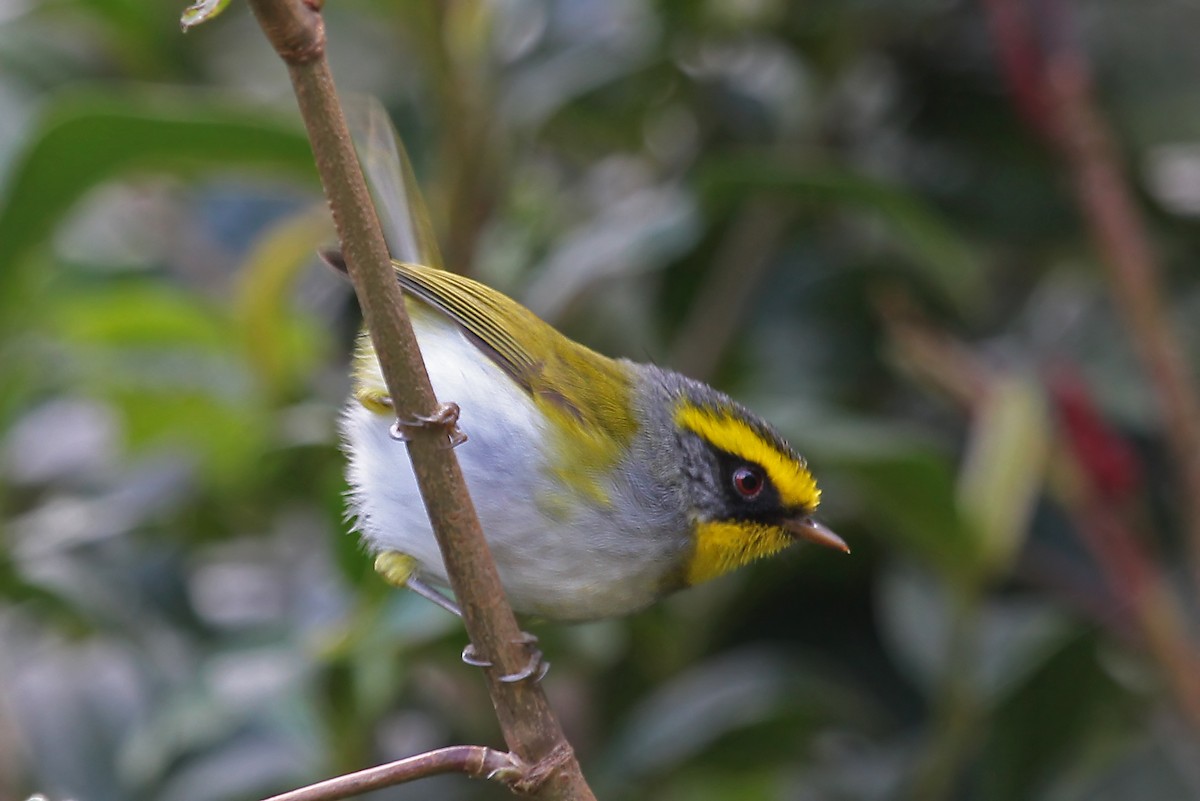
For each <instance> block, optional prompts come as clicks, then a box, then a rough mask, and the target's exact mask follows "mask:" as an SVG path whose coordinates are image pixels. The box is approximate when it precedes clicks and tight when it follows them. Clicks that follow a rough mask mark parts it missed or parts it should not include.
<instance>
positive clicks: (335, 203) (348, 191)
mask: <svg viewBox="0 0 1200 801" xmlns="http://www.w3.org/2000/svg"><path fill="white" fill-rule="evenodd" d="M249 2H250V7H251V8H252V9H253V11H254V14H255V16H256V17H257V18H258V21H259V24H260V25H261V26H262V28H263V31H264V33H265V34H266V35H267V38H268V39H269V40H270V42H271V44H272V46H274V48H275V50H276V51H277V52H278V53H279V56H280V57H281V58H282V59H283V60H284V62H285V63H286V64H287V68H288V73H289V75H290V77H291V80H292V86H293V88H294V90H295V93H296V100H297V103H298V105H299V107H300V113H301V116H302V117H303V118H304V124H305V126H306V127H307V129H308V135H309V139H310V141H311V142H312V148H313V155H314V157H315V159H316V164H317V170H318V172H319V174H320V176H321V182H322V184H323V185H324V187H325V194H326V197H327V198H328V200H329V206H330V209H331V210H332V212H333V220H334V224H335V225H336V226H337V231H338V237H339V238H340V240H341V242H342V248H343V254H344V255H345V259H346V264H347V266H348V268H349V272H350V278H351V280H352V281H353V283H354V288H355V291H356V293H357V294H358V299H359V303H360V305H361V306H362V310H363V316H364V318H365V320H366V323H367V326H368V328H369V329H370V332H371V339H372V343H373V344H374V346H375V353H376V355H377V356H378V358H379V363H380V366H381V367H382V371H383V376H384V379H385V381H386V382H387V387H388V392H389V394H390V395H391V398H392V403H393V406H394V408H395V410H396V415H397V418H398V419H399V420H400V421H402V422H403V421H409V420H415V419H418V418H419V417H422V416H433V415H434V414H435V413H436V411H437V408H438V403H437V399H436V398H435V397H434V394H433V388H432V387H431V386H430V383H429V376H428V374H427V373H426V371H425V365H424V363H423V362H422V360H421V354H420V351H419V349H418V348H417V344H416V339H415V338H414V336H413V332H412V326H411V325H410V323H409V320H408V315H407V313H406V312H405V308H404V299H403V295H402V293H401V291H400V287H399V284H398V283H397V282H396V280H395V275H394V273H393V272H392V267H391V261H390V259H389V256H388V251H387V246H386V244H385V243H384V239H383V234H382V232H381V231H380V228H379V222H378V219H377V218H376V216H375V210H374V207H373V206H372V204H371V200H370V195H369V194H368V192H367V188H366V185H365V182H364V180H363V176H362V171H361V169H360V167H359V164H358V159H357V157H356V156H355V153H354V148H353V145H352V144H351V140H350V135H349V132H348V131H347V128H346V122H345V118H344V116H343V114H342V109H341V105H340V103H339V102H338V98H337V93H336V90H335V89H334V85H333V77H332V75H331V74H330V71H329V65H328V62H327V61H326V59H325V33H324V25H323V22H322V19H321V16H320V13H319V11H320V9H319V5H318V4H317V3H316V2H315V0H307V1H305V0H249ZM446 441H447V438H446V433H445V431H444V430H442V431H439V430H438V429H436V428H427V429H417V428H414V429H413V434H412V436H411V437H410V439H409V442H408V451H409V454H410V456H411V457H412V461H413V469H414V472H415V473H416V477H417V484H418V486H419V487H420V490H421V497H422V498H423V499H424V501H425V507H426V510H427V511H428V513H429V518H430V520H431V521H432V524H433V530H434V533H435V534H436V536H437V540H438V545H439V546H440V547H441V550H442V555H443V558H444V560H445V563H446V569H447V572H448V573H449V576H450V583H451V586H452V587H453V589H454V592H455V595H456V596H457V597H458V601H459V604H460V606H461V608H462V611H463V620H464V623H465V624H466V628H467V632H468V634H469V635H470V637H471V642H472V643H474V644H475V648H476V652H477V653H478V654H479V655H480V656H481V657H482V658H483V659H486V660H488V661H490V662H492V663H493V665H494V667H491V668H488V669H485V675H486V676H487V680H488V689H489V691H490V693H491V697H492V703H493V705H494V706H495V709H496V715H497V717H498V719H499V722H500V727H501V729H502V731H503V732H504V738H505V740H506V742H507V743H508V747H509V748H510V749H512V751H513V752H515V753H516V754H517V755H518V756H519V757H521V759H522V760H524V761H525V762H526V763H528V764H529V765H531V766H532V768H531V770H530V773H529V775H528V776H527V779H526V781H525V783H524V784H523V785H522V786H521V787H520V788H519V789H521V790H522V791H523V792H526V793H529V794H532V795H533V796H535V797H537V798H545V799H592V798H593V796H592V792H591V790H590V789H589V788H588V786H587V783H586V782H585V781H584V778H583V774H582V772H581V771H580V768H579V763H578V761H577V760H576V759H575V756H574V753H573V751H572V750H571V747H570V744H569V743H567V741H566V738H565V736H564V735H563V732H562V728H561V727H560V726H559V723H558V719H557V718H556V717H555V715H554V712H553V710H552V709H551V708H550V705H549V703H548V702H547V701H546V696H545V694H544V693H543V691H542V689H541V686H540V685H538V684H537V683H535V682H530V681H521V682H515V683H504V682H501V681H499V677H500V676H503V675H505V674H512V673H517V672H519V671H520V670H522V669H523V668H524V667H525V665H526V663H527V662H528V659H529V654H528V652H527V650H526V648H525V646H523V645H521V644H520V629H519V628H518V627H517V622H516V619H515V618H514V617H513V613H512V609H511V607H510V606H509V605H508V602H507V600H506V599H505V596H504V591H503V588H502V587H501V585H500V579H499V576H498V575H497V573H496V568H495V565H494V563H493V562H492V558H491V554H490V553H489V551H488V548H487V543H486V541H485V540H484V538H483V533H482V531H481V530H480V527H479V520H478V518H477V517H476V515H475V509H474V506H473V505H472V504H471V499H470V496H469V495H468V494H467V489H466V484H465V482H464V481H463V476H462V472H461V470H460V469H459V465H458V460H457V459H456V458H455V455H454V452H453V451H452V450H451V449H449V448H447V447H446Z"/></svg>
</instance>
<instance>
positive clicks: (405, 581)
mask: <svg viewBox="0 0 1200 801" xmlns="http://www.w3.org/2000/svg"><path fill="white" fill-rule="evenodd" d="M375 572H376V573H378V574H379V575H380V576H381V577H382V578H383V580H384V581H386V582H387V583H388V584H391V585H392V586H393V587H403V588H407V589H409V590H412V591H413V592H415V593H416V594H417V595H420V596H421V597H422V598H424V599H426V600H428V601H432V602H433V603H435V604H437V605H438V606H440V607H441V608H442V609H445V610H446V611H447V612H449V613H451V614H453V615H456V616H458V617H459V618H461V617H462V616H463V615H462V609H460V608H459V606H458V604H456V603H454V601H452V600H450V599H449V598H447V597H446V595H445V594H444V593H442V592H441V591H439V590H437V589H435V588H434V587H431V586H429V585H428V584H426V583H425V582H424V581H423V580H421V578H420V577H419V576H418V575H417V560H416V559H413V558H412V557H411V556H409V555H408V554H406V553H401V552H400V551H384V552H382V553H381V554H379V555H378V556H376V557H375ZM537 641H538V638H537V637H536V636H534V635H532V634H530V633H529V632H527V631H522V632H521V635H520V638H519V639H518V640H517V643H518V644H519V645H525V646H528V647H529V648H530V655H529V662H528V663H526V665H525V667H523V668H521V669H520V670H518V671H517V672H516V673H506V674H505V675H503V676H501V677H500V681H502V682H505V683H506V684H511V683H513V682H518V681H524V680H525V679H529V678H532V679H533V680H534V681H541V680H542V677H543V676H545V675H546V672H547V671H548V670H550V663H549V662H547V661H546V660H545V659H544V658H543V657H542V652H541V650H540V649H538V648H536V647H534V646H535V645H536V644H537ZM462 661H463V662H465V663H466V664H468V665H471V666H472V667H481V668H489V667H491V666H492V663H491V662H489V661H487V660H486V659H481V658H480V657H479V656H477V655H476V653H475V645H474V644H473V643H467V647H466V648H463V652H462Z"/></svg>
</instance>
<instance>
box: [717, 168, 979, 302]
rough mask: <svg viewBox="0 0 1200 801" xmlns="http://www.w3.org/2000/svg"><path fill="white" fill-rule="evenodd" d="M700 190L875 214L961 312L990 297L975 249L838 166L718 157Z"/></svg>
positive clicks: (916, 208)
mask: <svg viewBox="0 0 1200 801" xmlns="http://www.w3.org/2000/svg"><path fill="white" fill-rule="evenodd" d="M699 186H700V190H701V192H702V194H703V195H704V196H705V197H706V198H707V199H708V201H709V202H710V203H714V204H718V205H720V204H725V203H731V202H737V201H739V200H740V199H741V198H742V197H743V196H744V195H745V194H746V193H749V192H776V193H782V194H787V195H791V196H794V197H797V198H800V199H802V200H806V201H815V202H817V203H821V204H826V205H829V204H837V205H842V206H845V207H847V208H849V209H852V210H854V211H858V212H867V213H870V214H873V215H875V216H876V217H878V218H879V219H880V220H881V221H882V222H884V223H885V224H886V225H887V227H888V229H889V230H890V231H891V232H892V234H893V235H894V236H895V237H896V239H897V241H898V242H899V244H901V245H902V246H903V247H904V248H905V249H906V250H907V251H908V252H909V254H910V258H911V263H910V264H909V266H910V267H911V268H915V269H916V270H917V271H918V272H919V273H920V274H921V275H922V276H923V277H924V278H925V279H926V280H928V281H929V282H930V283H931V284H932V285H933V286H935V287H937V288H938V289H939V290H940V291H941V292H943V293H944V294H945V295H946V296H947V298H948V299H949V300H951V301H952V302H953V303H954V304H955V305H956V306H957V307H958V308H959V309H960V310H962V311H970V310H972V309H976V308H978V307H979V306H980V304H981V303H982V301H983V299H984V297H985V281H984V279H985V275H984V273H983V270H982V268H981V265H980V264H979V260H978V259H977V258H975V255H974V252H973V250H972V248H971V247H970V245H969V244H968V243H967V242H965V241H964V240H963V239H962V238H961V237H960V236H959V235H958V234H957V233H955V231H954V229H953V228H951V227H950V226H949V225H948V224H947V223H946V222H944V221H943V220H942V219H941V217H939V216H938V214H937V213H936V212H935V211H934V210H933V209H932V208H930V207H929V206H928V204H926V203H925V202H924V201H922V200H921V199H920V198H919V197H917V196H916V195H915V194H913V193H912V192H909V191H905V190H904V189H903V188H901V187H898V186H891V185H888V184H885V183H882V182H880V181H877V180H875V179H872V178H869V177H867V176H864V175H860V174H857V173H854V172H851V171H849V170H842V169H838V168H835V167H819V168H802V167H788V166H785V165H781V164H780V163H779V160H778V158H775V157H772V156H767V155H764V156H757V155H750V156H740V157H733V158H724V159H714V160H712V161H710V162H709V163H708V165H707V167H706V168H705V169H704V170H702V171H701V173H700V178H699Z"/></svg>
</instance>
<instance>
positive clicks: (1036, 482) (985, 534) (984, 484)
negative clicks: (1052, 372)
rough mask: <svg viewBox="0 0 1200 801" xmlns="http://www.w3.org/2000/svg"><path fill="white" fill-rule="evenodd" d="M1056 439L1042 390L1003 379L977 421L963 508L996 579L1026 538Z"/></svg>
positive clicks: (961, 495)
mask: <svg viewBox="0 0 1200 801" xmlns="http://www.w3.org/2000/svg"><path fill="white" fill-rule="evenodd" d="M1051 436H1052V432H1051V429H1050V420H1049V416H1048V414H1047V411H1046V407H1045V403H1044V402H1043V400H1042V395H1041V391H1040V390H1039V388H1038V385H1037V384H1036V383H1035V382H1034V381H1033V380H1031V379H1030V378H1028V377H1024V376H1007V377H1005V378H1001V379H999V380H997V381H996V382H995V384H994V385H993V387H992V388H991V390H990V392H989V393H988V396H987V399H986V401H985V402H984V404H983V407H982V409H981V410H980V411H979V412H978V414H976V416H975V419H974V420H973V421H972V425H971V434H970V441H969V443H968V446H967V455H966V459H965V461H964V462H963V465H962V469H961V470H960V472H959V479H958V492H957V495H958V506H959V509H960V510H961V512H962V516H963V518H964V519H965V520H966V521H967V522H968V524H969V525H970V527H971V531H972V533H973V534H974V536H975V538H976V539H977V540H978V543H979V555H980V559H981V561H982V567H983V568H984V570H985V571H987V572H988V573H990V574H992V575H997V574H1001V573H1003V572H1005V571H1006V570H1007V569H1008V567H1009V565H1011V563H1012V560H1013V558H1014V557H1015V556H1016V553H1017V551H1018V550H1019V549H1020V547H1021V543H1022V542H1023V541H1024V539H1025V535H1026V533H1027V531H1028V529H1029V518H1030V516H1031V515H1032V514H1033V507H1034V503H1035V502H1036V501H1037V498H1038V493H1039V492H1040V490H1041V486H1042V481H1043V477H1044V475H1045V470H1046V460H1047V458H1048V456H1049V450H1050V448H1049V443H1050V438H1051Z"/></svg>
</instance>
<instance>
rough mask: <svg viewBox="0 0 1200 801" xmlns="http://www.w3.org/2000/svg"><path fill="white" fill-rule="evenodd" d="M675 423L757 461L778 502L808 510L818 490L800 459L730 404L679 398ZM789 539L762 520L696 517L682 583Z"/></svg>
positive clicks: (705, 576)
mask: <svg viewBox="0 0 1200 801" xmlns="http://www.w3.org/2000/svg"><path fill="white" fill-rule="evenodd" d="M675 424H676V425H678V426H679V427H680V428H683V429H685V430H687V431H691V432H692V433H694V434H696V435H697V436H699V437H700V438H701V439H703V440H705V441H706V442H708V443H709V444H711V445H712V446H713V447H716V448H720V449H721V450H723V451H725V452H727V453H730V454H733V455H734V456H736V457H737V458H739V459H744V460H746V461H747V462H748V463H751V464H756V465H758V466H759V467H761V468H762V469H763V471H764V472H765V473H766V474H767V478H768V480H769V481H770V482H771V484H772V485H774V487H775V489H776V490H777V491H778V492H779V498H780V502H781V503H782V504H783V506H784V507H786V508H788V509H803V510H805V511H806V512H812V511H813V510H815V509H816V508H817V505H818V504H819V503H820V502H821V490H820V489H818V488H817V482H816V479H814V478H813V475H812V473H811V472H809V470H808V466H807V465H806V464H805V463H804V461H803V460H801V459H798V458H797V457H796V456H795V455H794V454H792V453H790V452H789V450H788V449H787V448H785V447H780V444H779V443H777V442H776V441H775V440H774V439H773V438H771V437H769V436H765V435H764V434H762V433H760V432H759V431H758V430H756V429H755V428H754V426H752V425H751V424H750V423H749V422H747V421H746V420H745V419H743V418H742V417H740V416H737V415H735V414H733V412H732V410H723V409H711V408H707V407H703V406H696V405H694V404H691V403H688V402H686V401H685V402H683V403H681V404H680V405H679V407H678V408H677V409H676V411H675ZM794 541H795V540H794V538H793V537H792V535H791V534H789V533H788V532H787V531H785V530H784V529H783V528H781V527H779V526H772V525H768V524H765V523H756V522H751V521H740V520H716V521H706V522H700V523H697V524H696V530H695V550H694V551H693V553H692V557H691V559H690V560H689V561H688V564H687V573H686V580H687V583H688V584H699V583H701V582H703V581H708V580H709V579H713V578H716V577H717V576H721V575H724V574H725V573H728V572H729V571H731V570H734V569H736V568H739V567H741V566H743V565H746V564H749V563H750V562H753V561H755V560H756V559H762V558H763V557H766V556H771V555H772V554H775V553H778V552H779V551H781V550H783V549H784V548H786V547H787V546H788V545H791V544H792V542H794Z"/></svg>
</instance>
